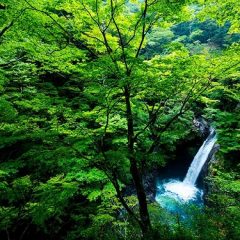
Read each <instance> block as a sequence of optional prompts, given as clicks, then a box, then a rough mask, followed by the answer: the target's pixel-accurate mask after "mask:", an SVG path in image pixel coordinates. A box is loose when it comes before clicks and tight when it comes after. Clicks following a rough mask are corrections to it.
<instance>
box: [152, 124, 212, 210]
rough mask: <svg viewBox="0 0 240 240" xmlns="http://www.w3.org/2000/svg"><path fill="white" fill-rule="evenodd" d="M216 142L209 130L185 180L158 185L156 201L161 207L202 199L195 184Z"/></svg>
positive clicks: (171, 180)
mask: <svg viewBox="0 0 240 240" xmlns="http://www.w3.org/2000/svg"><path fill="white" fill-rule="evenodd" d="M216 140H217V138H216V133H215V130H214V129H213V128H211V129H210V134H209V136H208V137H207V139H206V140H205V141H204V143H203V144H202V146H201V147H200V149H199V150H198V152H197V154H196V155H195V157H194V159H193V161H192V163H191V166H190V167H189V169H188V172H187V175H186V177H185V179H184V180H183V181H178V180H175V179H170V180H167V181H165V182H162V183H159V184H158V186H157V187H158V193H157V195H156V201H157V202H158V203H159V204H160V205H161V206H162V207H166V208H168V209H169V206H171V201H172V200H180V201H183V202H188V201H190V200H191V201H194V200H196V199H198V198H201V197H202V191H201V190H199V189H198V188H197V187H196V186H195V183H196V181H197V179H198V176H199V174H200V172H201V170H202V168H203V166H204V163H205V162H206V161H207V159H208V156H209V154H210V152H211V150H212V149H213V147H214V144H215V143H216ZM170 210H171V209H170Z"/></svg>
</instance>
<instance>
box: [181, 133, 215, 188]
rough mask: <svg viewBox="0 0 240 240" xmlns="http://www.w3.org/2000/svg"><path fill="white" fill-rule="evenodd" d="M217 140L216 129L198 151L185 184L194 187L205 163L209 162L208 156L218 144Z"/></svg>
mask: <svg viewBox="0 0 240 240" xmlns="http://www.w3.org/2000/svg"><path fill="white" fill-rule="evenodd" d="M216 141H217V138H216V134H215V131H214V129H213V128H212V129H211V132H210V134H209V136H208V137H207V139H206V140H205V141H204V143H203V145H202V146H201V148H200V149H199V150H198V152H197V154H196V155H195V157H194V159H193V161H192V164H191V166H190V168H189V169H188V172H187V175H186V177H185V179H184V181H183V182H184V183H186V184H190V185H194V184H195V183H196V181H197V178H198V176H199V174H200V172H201V170H202V168H203V165H204V163H205V162H206V161H207V159H208V156H209V154H210V152H211V150H212V148H213V146H214V144H215V143H216Z"/></svg>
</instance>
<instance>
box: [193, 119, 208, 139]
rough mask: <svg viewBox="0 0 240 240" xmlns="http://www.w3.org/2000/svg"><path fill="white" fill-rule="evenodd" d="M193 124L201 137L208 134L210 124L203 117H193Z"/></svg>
mask: <svg viewBox="0 0 240 240" xmlns="http://www.w3.org/2000/svg"><path fill="white" fill-rule="evenodd" d="M193 125H194V126H195V127H196V128H197V129H198V130H199V132H200V133H201V135H202V136H203V137H205V136H207V135H208V134H209V130H210V125H209V124H208V122H207V121H206V120H205V119H204V118H203V117H195V118H194V119H193Z"/></svg>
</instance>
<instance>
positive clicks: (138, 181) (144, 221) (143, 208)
mask: <svg viewBox="0 0 240 240" xmlns="http://www.w3.org/2000/svg"><path fill="white" fill-rule="evenodd" d="M124 96H125V102H126V116H127V124H128V153H129V159H130V172H131V175H132V178H133V182H134V185H135V188H136V192H137V198H138V202H139V212H140V219H141V226H140V227H141V230H142V233H143V236H146V235H147V234H148V232H149V230H150V229H151V223H150V218H149V213H148V207H147V199H146V194H145V191H144V187H143V182H142V175H141V173H140V171H139V169H138V166H137V161H136V158H135V156H134V130H133V116H132V109H131V103H130V88H129V86H125V87H124Z"/></svg>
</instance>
